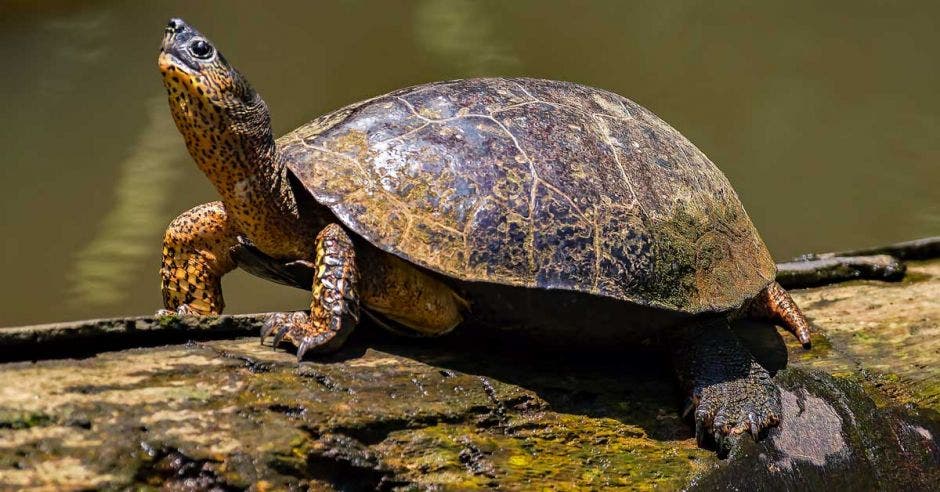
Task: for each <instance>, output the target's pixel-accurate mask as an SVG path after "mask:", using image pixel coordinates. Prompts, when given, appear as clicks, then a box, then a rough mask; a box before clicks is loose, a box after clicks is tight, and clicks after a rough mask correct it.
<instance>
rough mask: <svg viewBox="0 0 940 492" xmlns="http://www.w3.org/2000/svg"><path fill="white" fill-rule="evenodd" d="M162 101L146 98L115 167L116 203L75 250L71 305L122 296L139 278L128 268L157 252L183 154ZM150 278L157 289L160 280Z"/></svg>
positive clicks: (100, 303) (96, 303) (133, 268)
mask: <svg viewBox="0 0 940 492" xmlns="http://www.w3.org/2000/svg"><path fill="white" fill-rule="evenodd" d="M166 105H167V103H166V98H165V97H163V96H160V97H157V98H153V99H151V100H149V101H148V102H147V124H146V125H145V126H144V128H143V129H142V131H141V133H140V135H139V136H138V138H137V140H135V141H133V142H131V144H130V146H129V147H130V149H131V154H130V156H129V157H128V158H127V159H126V160H124V161H123V162H122V163H121V164H120V166H119V167H118V169H119V172H120V177H119V178H118V180H117V183H116V184H115V200H114V206H113V207H112V208H111V210H110V211H109V212H108V214H107V215H105V216H104V218H103V219H102V220H101V223H100V224H99V225H98V227H97V233H96V234H95V236H94V238H93V239H92V240H91V241H90V242H89V243H88V244H87V245H86V246H85V247H84V248H82V249H81V251H79V252H78V253H77V254H76V255H75V261H74V262H73V264H74V267H73V269H72V270H71V271H70V272H69V274H68V282H69V295H68V297H67V299H68V302H69V303H70V304H71V305H84V306H86V307H87V306H92V307H93V306H108V305H113V304H115V303H119V302H122V301H126V300H127V297H128V292H129V291H128V287H129V286H130V285H132V284H134V283H137V282H140V279H138V278H137V277H136V276H134V275H132V273H133V272H135V271H137V270H138V269H139V265H140V263H141V262H142V261H143V260H145V259H146V258H153V257H155V250H154V248H157V247H159V246H158V245H159V244H160V237H162V233H163V230H164V228H165V227H166V223H165V222H166V221H165V218H164V217H165V215H166V212H165V211H166V210H167V209H168V208H170V199H171V197H172V196H173V188H174V187H173V184H174V181H175V179H176V178H177V177H178V176H179V174H180V168H179V166H178V163H179V161H180V160H181V159H182V157H183V155H184V147H183V146H182V145H180V142H179V140H180V138H179V136H178V135H177V131H176V127H174V126H173V123H172V120H171V119H170V118H168V117H167V108H166ZM155 269H156V266H154V270H155ZM150 280H151V283H153V285H154V288H155V289H156V288H158V281H157V280H155V279H150Z"/></svg>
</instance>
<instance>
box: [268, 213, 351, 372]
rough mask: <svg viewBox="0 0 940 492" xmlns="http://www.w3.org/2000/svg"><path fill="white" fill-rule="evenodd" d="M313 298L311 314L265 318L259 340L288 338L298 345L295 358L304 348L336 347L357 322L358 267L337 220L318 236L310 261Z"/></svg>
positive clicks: (305, 350) (276, 340) (297, 313)
mask: <svg viewBox="0 0 940 492" xmlns="http://www.w3.org/2000/svg"><path fill="white" fill-rule="evenodd" d="M312 266H313V268H314V271H315V274H314V277H313V300H312V301H311V303H310V314H309V315H307V314H306V313H303V312H296V313H276V314H273V315H271V317H270V318H269V319H268V320H267V322H265V324H264V327H263V328H262V331H261V342H262V343H264V339H265V338H267V336H268V335H270V334H272V333H273V334H274V344H273V345H274V346H275V347H277V345H278V344H279V343H280V342H281V340H287V341H289V342H291V343H293V344H294V345H295V346H297V359H298V360H300V359H302V358H303V356H304V354H305V353H306V352H307V350H309V349H311V348H313V349H315V350H317V351H330V350H335V349H336V348H338V347H339V346H341V345H342V343H343V341H345V340H346V337H348V336H349V334H350V333H352V331H353V329H354V328H355V326H356V323H358V322H359V292H358V287H359V270H358V268H357V266H356V251H355V247H354V246H353V242H352V239H350V237H349V235H347V234H346V231H344V230H343V228H342V227H341V226H340V225H339V224H330V225H328V226H326V227H325V228H324V229H323V230H322V231H320V234H319V235H318V236H317V255H316V260H315V261H314V263H313V265H312Z"/></svg>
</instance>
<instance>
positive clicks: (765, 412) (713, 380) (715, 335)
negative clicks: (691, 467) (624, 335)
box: [672, 318, 782, 453]
mask: <svg viewBox="0 0 940 492" xmlns="http://www.w3.org/2000/svg"><path fill="white" fill-rule="evenodd" d="M672 347H673V361H674V364H675V370H676V373H677V375H678V377H679V381H680V383H681V384H682V386H683V387H684V388H685V389H686V391H687V392H688V395H689V405H688V408H687V410H686V412H689V411H691V410H692V409H694V412H695V413H694V414H693V415H694V421H695V435H696V439H697V441H698V443H699V445H704V444H706V443H707V442H708V441H712V442H714V443H715V444H716V445H717V447H718V451H719V453H725V452H727V451H728V449H729V447H730V445H731V442H732V438H733V437H734V436H737V435H740V434H743V433H745V432H747V433H750V434H751V435H752V436H753V437H754V438H755V439H756V438H757V437H758V436H759V435H760V434H761V432H763V431H764V430H765V429H767V428H769V427H772V426H775V425H777V423H779V422H780V415H781V412H782V409H781V406H780V405H781V403H780V390H779V389H778V388H777V386H776V385H775V384H774V382H773V381H772V380H771V376H770V374H769V373H768V372H767V370H766V369H764V368H763V367H762V366H761V365H760V364H758V363H757V361H756V360H755V359H754V357H753V356H752V355H751V353H750V352H748V350H747V348H745V347H744V346H743V345H742V344H741V342H740V341H739V340H738V338H737V337H736V336H735V335H734V333H733V332H732V331H731V329H730V327H729V326H728V322H727V320H725V319H723V318H719V319H712V320H706V321H702V322H699V323H696V324H694V325H691V326H687V327H685V328H684V329H680V330H678V332H677V333H676V334H675V336H674V338H673V340H672Z"/></svg>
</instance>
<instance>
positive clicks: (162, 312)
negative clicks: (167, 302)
mask: <svg viewBox="0 0 940 492" xmlns="http://www.w3.org/2000/svg"><path fill="white" fill-rule="evenodd" d="M200 315H201V313H199V312H197V311H196V310H195V309H193V308H191V307H189V305H187V304H180V305H179V307H178V308H176V309H166V308H163V309H158V310H157V312H156V313H154V315H153V316H154V318H165V317H167V316H176V317H178V318H182V317H184V316H200Z"/></svg>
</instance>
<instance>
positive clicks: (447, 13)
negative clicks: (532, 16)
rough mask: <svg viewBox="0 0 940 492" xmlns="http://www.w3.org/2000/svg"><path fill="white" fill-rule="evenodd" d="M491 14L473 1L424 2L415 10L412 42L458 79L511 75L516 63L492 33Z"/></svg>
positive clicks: (441, 0)
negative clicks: (414, 39) (458, 77)
mask: <svg viewBox="0 0 940 492" xmlns="http://www.w3.org/2000/svg"><path fill="white" fill-rule="evenodd" d="M493 14H494V10H493V9H490V8H488V7H487V4H485V3H482V2H476V1H473V0H426V1H424V2H422V3H421V4H419V5H418V6H417V8H416V9H415V17H414V19H415V20H414V33H415V38H416V41H417V42H418V44H419V45H420V46H421V47H422V48H424V49H425V50H427V51H428V52H429V53H430V54H431V55H433V56H434V57H435V59H436V61H437V62H438V63H441V64H443V65H446V66H450V67H453V70H454V72H455V73H456V74H459V75H460V76H462V77H471V76H483V75H494V74H501V73H508V72H512V71H514V70H516V69H517V68H518V67H519V65H520V61H519V58H518V57H517V56H516V55H515V54H514V53H513V52H512V50H511V49H510V48H509V46H508V44H507V43H506V42H505V40H504V39H502V36H500V35H499V32H498V31H497V30H496V28H495V26H494V24H493V22H492V19H491V16H492V15H493Z"/></svg>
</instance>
